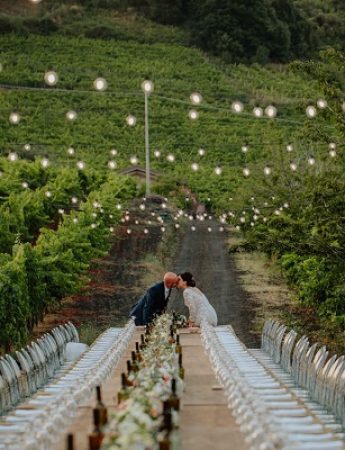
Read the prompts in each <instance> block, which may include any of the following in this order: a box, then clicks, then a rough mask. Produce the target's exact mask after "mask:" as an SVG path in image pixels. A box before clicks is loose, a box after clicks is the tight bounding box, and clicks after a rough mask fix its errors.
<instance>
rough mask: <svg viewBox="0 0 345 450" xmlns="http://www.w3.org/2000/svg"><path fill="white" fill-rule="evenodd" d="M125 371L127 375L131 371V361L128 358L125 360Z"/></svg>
mask: <svg viewBox="0 0 345 450" xmlns="http://www.w3.org/2000/svg"><path fill="white" fill-rule="evenodd" d="M127 373H128V375H130V374H131V373H132V363H131V361H130V360H129V359H128V360H127Z"/></svg>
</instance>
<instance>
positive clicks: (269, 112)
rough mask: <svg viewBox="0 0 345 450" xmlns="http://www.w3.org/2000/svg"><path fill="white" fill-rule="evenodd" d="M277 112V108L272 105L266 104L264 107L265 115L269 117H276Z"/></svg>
mask: <svg viewBox="0 0 345 450" xmlns="http://www.w3.org/2000/svg"><path fill="white" fill-rule="evenodd" d="M277 113H278V111H277V108H276V107H275V106H273V105H268V106H267V107H266V108H265V114H266V116H267V117H270V118H273V117H276V115H277Z"/></svg>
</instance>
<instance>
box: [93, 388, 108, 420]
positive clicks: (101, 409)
mask: <svg viewBox="0 0 345 450" xmlns="http://www.w3.org/2000/svg"><path fill="white" fill-rule="evenodd" d="M96 396H97V403H96V409H98V410H99V416H100V425H101V427H104V425H106V424H107V423H108V410H107V408H106V407H105V405H104V403H103V402H102V393H101V386H96Z"/></svg>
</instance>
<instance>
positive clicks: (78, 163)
mask: <svg viewBox="0 0 345 450" xmlns="http://www.w3.org/2000/svg"><path fill="white" fill-rule="evenodd" d="M77 168H78V169H79V170H83V169H85V163H84V161H78V162H77Z"/></svg>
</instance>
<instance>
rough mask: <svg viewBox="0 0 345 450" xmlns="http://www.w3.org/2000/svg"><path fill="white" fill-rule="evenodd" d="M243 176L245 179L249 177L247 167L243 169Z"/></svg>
mask: <svg viewBox="0 0 345 450" xmlns="http://www.w3.org/2000/svg"><path fill="white" fill-rule="evenodd" d="M243 175H244V176H245V177H249V175H250V170H249V169H248V167H245V168H244V169H243Z"/></svg>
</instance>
